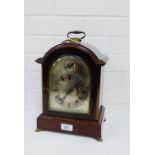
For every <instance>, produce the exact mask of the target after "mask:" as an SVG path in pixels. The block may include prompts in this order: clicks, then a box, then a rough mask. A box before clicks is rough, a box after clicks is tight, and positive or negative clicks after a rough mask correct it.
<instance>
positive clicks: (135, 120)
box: [0, 0, 155, 155]
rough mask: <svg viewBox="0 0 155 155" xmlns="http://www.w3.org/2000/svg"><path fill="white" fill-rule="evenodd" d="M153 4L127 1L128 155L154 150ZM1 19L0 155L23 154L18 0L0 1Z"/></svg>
mask: <svg viewBox="0 0 155 155" xmlns="http://www.w3.org/2000/svg"><path fill="white" fill-rule="evenodd" d="M154 6H155V2H154V1H151V0H148V1H147V2H146V1H141V0H137V1H135V0H131V110H130V111H131V117H130V119H131V134H130V135H131V136H130V137H131V143H130V144H131V155H137V154H141V155H146V154H149V155H154V154H155V150H154V138H155V133H154V131H155V125H154V118H155V113H154V108H155V106H154V103H155V98H154V85H155V80H154V79H155V73H154V66H155V61H154V56H155V55H154V51H155V46H154V36H155V29H154V27H155V22H154V20H153V19H154V14H155V11H154ZM0 18H1V27H0V34H1V35H0V41H1V45H0V51H1V61H0V70H1V76H0V94H1V95H0V101H1V109H0V122H1V123H0V128H1V132H0V137H1V138H0V144H1V149H0V154H6V155H10V154H17V155H22V154H23V142H24V141H23V138H24V137H23V106H24V104H23V100H24V99H23V98H24V96H23V92H24V91H22V90H23V77H24V74H23V72H24V71H23V67H24V66H23V58H24V56H23V52H22V51H23V1H21V0H19V1H18V5H15V2H14V1H9V5H8V1H2V2H1V5H0ZM6 62H9V63H6ZM144 62H145V63H144ZM10 76H11V78H10ZM10 79H11V81H10ZM9 88H11V90H12V91H11V93H9V92H10V91H9ZM103 153H104V152H103Z"/></svg>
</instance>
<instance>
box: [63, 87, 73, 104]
mask: <svg viewBox="0 0 155 155" xmlns="http://www.w3.org/2000/svg"><path fill="white" fill-rule="evenodd" d="M74 88H75V86H74V87H72V88H71V89H68V91H67V93H66V94H65V96H64V97H62V100H63V101H64V100H65V99H66V97H67V95H69V94H70V93H71V92H72V91H73V90H74Z"/></svg>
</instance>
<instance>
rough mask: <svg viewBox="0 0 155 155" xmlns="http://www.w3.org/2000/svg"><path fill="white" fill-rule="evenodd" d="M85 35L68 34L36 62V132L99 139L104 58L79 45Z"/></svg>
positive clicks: (78, 33)
mask: <svg viewBox="0 0 155 155" xmlns="http://www.w3.org/2000/svg"><path fill="white" fill-rule="evenodd" d="M78 35H80V37H77V36H78ZM85 35H86V34H85V32H82V31H71V32H69V33H68V34H67V37H68V39H67V40H65V41H64V42H62V43H61V44H59V45H57V46H55V47H53V48H51V49H50V50H49V51H47V52H46V54H45V55H44V56H43V57H42V58H38V59H37V60H36V62H37V63H39V64H41V65H42V96H43V106H42V109H43V112H42V114H40V116H38V118H37V131H41V130H48V131H56V132H64V133H72V134H76V135H83V136H89V137H94V138H96V139H98V140H101V138H102V137H101V125H102V120H103V118H104V111H105V108H104V107H103V106H100V104H99V97H100V96H99V94H100V77H101V67H102V66H104V65H105V64H106V62H107V60H108V58H107V57H106V56H104V57H103V59H100V58H98V57H97V56H96V54H95V53H96V52H98V51H97V49H96V48H92V46H90V45H89V46H88V45H84V44H83V43H81V40H82V39H83V38H84V37H85ZM71 36H72V37H71Z"/></svg>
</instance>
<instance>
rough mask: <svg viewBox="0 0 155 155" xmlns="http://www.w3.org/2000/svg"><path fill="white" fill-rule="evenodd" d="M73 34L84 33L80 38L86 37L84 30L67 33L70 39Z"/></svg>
mask: <svg viewBox="0 0 155 155" xmlns="http://www.w3.org/2000/svg"><path fill="white" fill-rule="evenodd" d="M71 34H83V36H81V37H80V38H79V39H80V40H82V39H84V38H85V36H86V33H85V32H84V31H70V32H68V33H67V38H69V39H70V38H72V37H70V35H71Z"/></svg>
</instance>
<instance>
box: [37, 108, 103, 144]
mask: <svg viewBox="0 0 155 155" xmlns="http://www.w3.org/2000/svg"><path fill="white" fill-rule="evenodd" d="M104 111H105V108H104V107H103V106H101V108H100V115H99V119H98V120H81V119H73V118H72V119H71V118H61V117H55V116H47V115H44V114H41V115H40V116H39V117H38V118H37V129H36V131H42V130H47V131H55V132H63V133H69V134H75V135H82V136H89V137H93V138H95V139H97V140H99V141H101V139H102V136H101V126H102V122H103V117H104Z"/></svg>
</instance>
